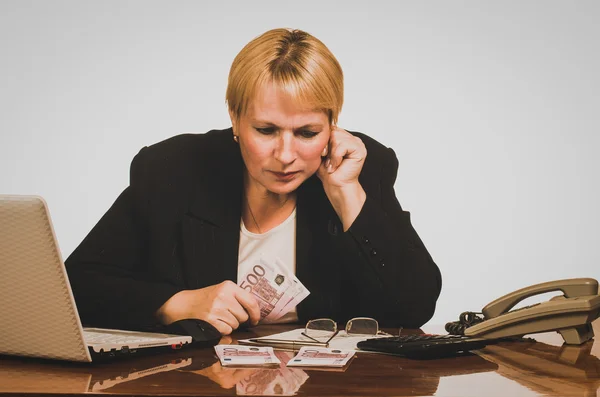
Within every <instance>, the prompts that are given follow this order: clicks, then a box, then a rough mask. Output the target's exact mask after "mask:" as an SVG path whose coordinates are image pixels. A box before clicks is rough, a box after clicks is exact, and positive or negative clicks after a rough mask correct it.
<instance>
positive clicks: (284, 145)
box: [275, 133, 296, 165]
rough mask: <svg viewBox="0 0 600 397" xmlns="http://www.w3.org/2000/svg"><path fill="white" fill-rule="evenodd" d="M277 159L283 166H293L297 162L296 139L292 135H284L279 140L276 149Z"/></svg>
mask: <svg viewBox="0 0 600 397" xmlns="http://www.w3.org/2000/svg"><path fill="white" fill-rule="evenodd" d="M275 158H276V159H277V160H278V161H279V162H280V163H282V164H284V165H287V164H291V163H293V162H294V160H296V151H295V149H294V137H293V135H292V134H286V133H283V134H281V136H280V137H279V139H278V140H277V147H276V148H275Z"/></svg>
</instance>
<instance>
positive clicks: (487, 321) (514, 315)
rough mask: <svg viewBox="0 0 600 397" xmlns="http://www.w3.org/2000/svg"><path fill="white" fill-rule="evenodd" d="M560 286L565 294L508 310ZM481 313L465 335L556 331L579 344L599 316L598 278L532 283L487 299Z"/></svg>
mask: <svg viewBox="0 0 600 397" xmlns="http://www.w3.org/2000/svg"><path fill="white" fill-rule="evenodd" d="M559 290H560V291H562V293H563V294H564V295H562V296H555V297H553V298H551V299H550V300H549V301H546V302H541V303H535V304H533V305H530V306H526V307H521V308H518V309H515V310H512V311H509V310H510V309H511V308H513V307H514V306H515V305H516V304H517V303H519V302H521V301H522V300H523V299H526V298H529V297H531V296H534V295H538V294H542V293H546V292H552V291H559ZM482 314H483V319H480V322H478V323H476V324H474V325H471V326H469V327H468V328H466V329H464V334H465V335H467V336H472V337H480V338H490V339H495V338H504V337H508V336H523V335H526V334H535V333H539V332H547V331H558V332H559V333H560V334H561V336H562V337H563V339H564V340H565V343H567V344H574V345H580V344H582V343H584V342H586V341H588V340H590V339H592V338H593V337H594V331H593V329H592V324H591V323H592V321H594V320H595V319H596V318H598V317H600V295H598V281H596V280H595V279H593V278H574V279H565V280H557V281H550V282H546V283H541V284H536V285H532V286H530V287H526V288H522V289H519V290H517V291H514V292H511V293H510V294H507V295H504V296H502V297H500V298H498V299H496V300H495V301H493V302H490V303H489V304H488V305H486V306H485V307H484V308H483V309H482ZM450 324H452V323H449V324H448V325H447V327H446V328H447V329H448V326H449V325H450Z"/></svg>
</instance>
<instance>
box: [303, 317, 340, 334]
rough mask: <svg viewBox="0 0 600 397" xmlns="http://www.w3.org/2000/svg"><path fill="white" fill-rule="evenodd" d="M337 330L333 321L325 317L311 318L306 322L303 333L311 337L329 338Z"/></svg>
mask: <svg viewBox="0 0 600 397" xmlns="http://www.w3.org/2000/svg"><path fill="white" fill-rule="evenodd" d="M336 331H337V324H336V323H335V321H333V320H330V319H325V318H320V319H317V320H311V321H309V322H308V323H307V324H306V330H305V333H306V334H307V335H309V336H311V337H313V338H329V337H330V336H331V335H333V334H334V333H335V332H336Z"/></svg>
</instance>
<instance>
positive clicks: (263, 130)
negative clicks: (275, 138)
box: [255, 127, 275, 135]
mask: <svg viewBox="0 0 600 397" xmlns="http://www.w3.org/2000/svg"><path fill="white" fill-rule="evenodd" d="M255 129H256V131H258V132H260V133H261V134H263V135H271V134H272V133H273V132H275V128H273V127H265V128H260V127H255Z"/></svg>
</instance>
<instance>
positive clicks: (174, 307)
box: [156, 290, 189, 325]
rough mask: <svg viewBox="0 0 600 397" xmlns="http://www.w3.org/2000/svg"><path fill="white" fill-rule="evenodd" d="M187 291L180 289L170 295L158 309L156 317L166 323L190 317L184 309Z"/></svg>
mask: <svg viewBox="0 0 600 397" xmlns="http://www.w3.org/2000/svg"><path fill="white" fill-rule="evenodd" d="M186 295H187V291H186V290H183V291H179V292H178V293H176V294H175V295H173V296H172V297H170V298H169V299H168V300H167V301H166V302H165V303H163V305H162V306H161V307H160V308H159V309H158V310H157V311H156V317H157V318H158V320H159V321H160V322H161V323H162V324H165V325H168V324H171V323H173V322H175V321H177V320H182V319H184V318H188V317H189V316H187V315H186V313H185V311H184V310H182V309H183V308H184V307H185V304H184V302H185V300H186V298H185V296H186Z"/></svg>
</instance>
